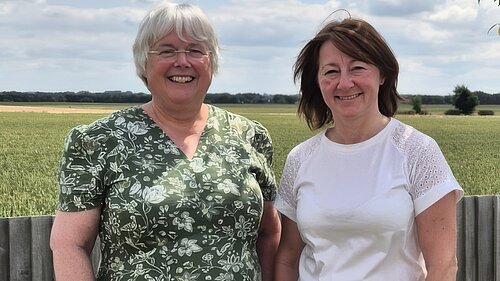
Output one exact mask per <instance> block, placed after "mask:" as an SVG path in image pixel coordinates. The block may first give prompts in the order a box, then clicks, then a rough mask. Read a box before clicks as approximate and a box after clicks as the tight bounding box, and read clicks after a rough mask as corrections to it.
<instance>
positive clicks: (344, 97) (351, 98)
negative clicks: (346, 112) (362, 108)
mask: <svg viewBox="0 0 500 281" xmlns="http://www.w3.org/2000/svg"><path fill="white" fill-rule="evenodd" d="M362 94H363V93H358V94H354V95H351V96H335V98H336V99H339V100H353V99H355V98H357V97H359V96H361V95H362Z"/></svg>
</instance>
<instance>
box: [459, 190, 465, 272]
mask: <svg viewBox="0 0 500 281" xmlns="http://www.w3.org/2000/svg"><path fill="white" fill-rule="evenodd" d="M464 206H465V204H464V199H463V198H462V199H461V200H460V201H459V202H458V203H457V262H458V269H457V281H466V279H465V267H464V266H462V265H463V264H464V262H465V244H464V243H461V241H464V237H465V227H464V224H465V223H464V221H465V215H464Z"/></svg>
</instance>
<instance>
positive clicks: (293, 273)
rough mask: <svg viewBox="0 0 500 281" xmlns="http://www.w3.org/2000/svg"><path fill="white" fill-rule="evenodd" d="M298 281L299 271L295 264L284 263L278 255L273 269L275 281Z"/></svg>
mask: <svg viewBox="0 0 500 281" xmlns="http://www.w3.org/2000/svg"><path fill="white" fill-rule="evenodd" d="M298 279H299V270H298V267H297V265H296V264H291V263H289V262H287V261H284V260H283V259H282V258H281V257H280V256H279V255H278V256H277V257H276V264H275V268H274V280H275V281H295V280H298Z"/></svg>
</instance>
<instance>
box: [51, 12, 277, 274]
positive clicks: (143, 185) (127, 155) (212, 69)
mask: <svg viewBox="0 0 500 281" xmlns="http://www.w3.org/2000/svg"><path fill="white" fill-rule="evenodd" d="M133 53H134V60H135V65H136V69H137V74H138V76H139V77H140V78H141V79H142V81H143V82H144V84H145V85H146V87H147V88H148V89H149V91H150V92H151V96H152V99H151V101H150V102H148V103H146V104H143V105H141V106H136V107H131V108H128V109H124V110H121V111H118V112H115V113H113V114H111V115H110V116H108V117H106V118H103V119H100V120H97V121H96V122H94V123H92V124H90V125H85V126H78V127H76V128H74V129H73V130H72V131H71V132H70V133H69V135H68V137H67V139H66V142H65V150H64V155H63V158H62V160H61V165H60V173H59V207H58V211H57V213H56V219H55V221H54V225H53V229H52V237H51V248H52V250H53V254H54V268H55V275H56V278H57V280H58V281H61V280H93V278H94V274H93V272H92V267H91V262H90V258H89V256H90V253H91V250H92V247H93V244H94V241H95V239H96V236H97V235H99V237H100V241H101V251H102V259H101V264H100V268H99V272H98V273H97V280H249V281H250V280H251V281H254V280H271V278H272V270H273V261H274V255H275V252H276V250H277V245H278V240H279V236H280V224H279V220H278V215H277V212H276V210H275V209H274V208H273V205H272V200H273V199H274V197H275V189H276V183H275V179H274V174H273V172H272V170H271V161H272V154H273V150H272V143H271V139H270V136H269V133H268V131H267V130H266V129H265V128H264V127H263V126H262V125H261V124H259V123H257V122H255V121H251V120H248V119H246V118H244V117H242V116H238V115H235V114H232V113H229V112H227V111H225V110H222V109H220V108H217V107H215V106H211V105H207V104H205V103H203V100H204V98H205V95H206V94H207V90H208V88H209V86H210V83H211V81H212V77H213V75H214V74H215V73H216V71H217V66H218V55H219V47H218V42H217V38H216V35H215V33H214V30H213V28H212V25H211V24H210V22H209V20H208V18H207V17H206V15H205V14H204V13H203V11H201V10H200V9H199V8H198V7H196V6H192V5H187V4H162V5H160V6H158V7H157V8H155V9H153V10H152V11H150V12H149V13H148V14H147V15H146V17H145V18H144V20H143V21H142V23H141V25H140V27H139V30H138V33H137V37H136V40H135V43H134V46H133Z"/></svg>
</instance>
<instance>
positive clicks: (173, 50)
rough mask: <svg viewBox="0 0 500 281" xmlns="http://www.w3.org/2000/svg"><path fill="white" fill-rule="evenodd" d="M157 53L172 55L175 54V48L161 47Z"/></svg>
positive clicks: (165, 55)
mask: <svg viewBox="0 0 500 281" xmlns="http://www.w3.org/2000/svg"><path fill="white" fill-rule="evenodd" d="M158 55H160V56H162V57H167V58H168V57H172V56H175V49H174V48H167V49H162V50H159V51H158Z"/></svg>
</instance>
